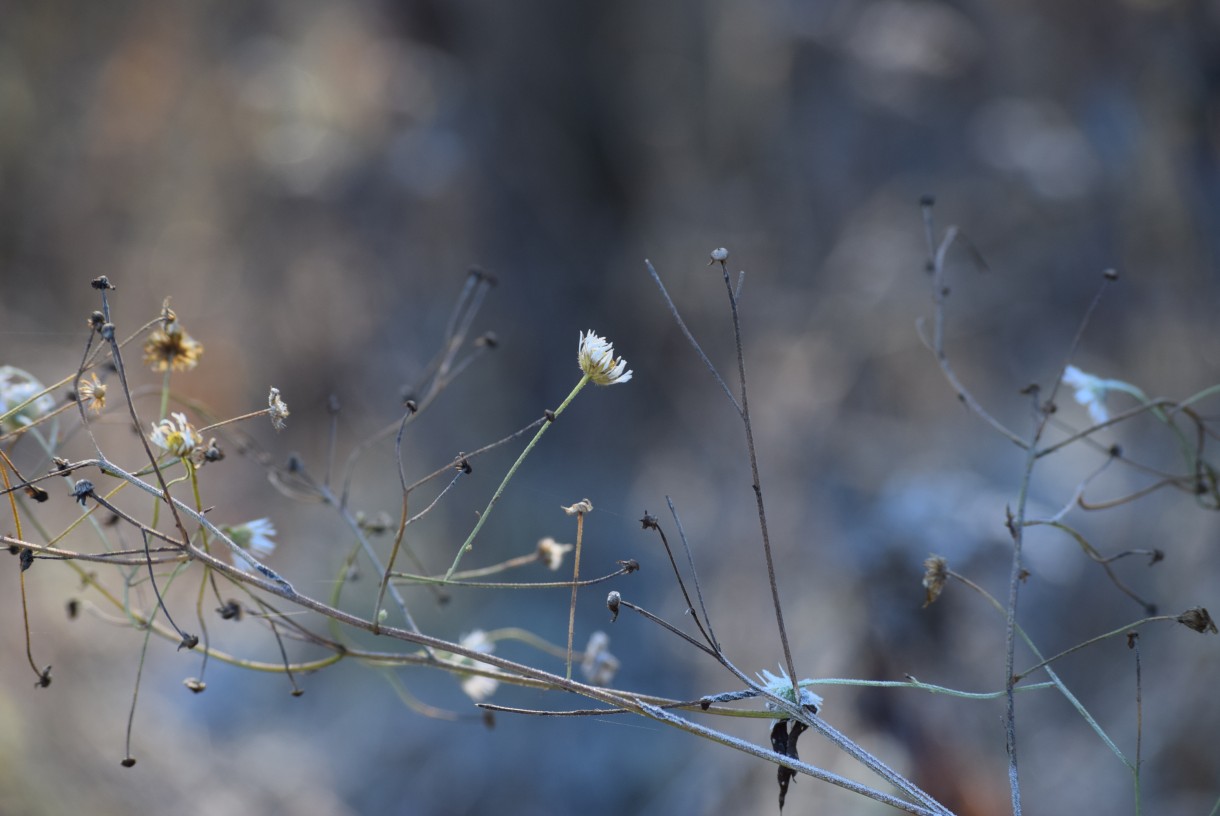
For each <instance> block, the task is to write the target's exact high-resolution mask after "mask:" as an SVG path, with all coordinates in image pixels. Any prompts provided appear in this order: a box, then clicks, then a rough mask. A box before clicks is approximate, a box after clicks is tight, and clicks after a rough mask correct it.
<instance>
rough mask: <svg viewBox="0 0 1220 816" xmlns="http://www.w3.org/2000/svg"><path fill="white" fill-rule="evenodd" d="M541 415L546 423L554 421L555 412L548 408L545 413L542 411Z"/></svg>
mask: <svg viewBox="0 0 1220 816" xmlns="http://www.w3.org/2000/svg"><path fill="white" fill-rule="evenodd" d="M542 415H543V416H544V417H546V421H547V422H554V421H555V412H554V411H552V410H551V409H550V408H547V409H546V410H545V411H543V412H542Z"/></svg>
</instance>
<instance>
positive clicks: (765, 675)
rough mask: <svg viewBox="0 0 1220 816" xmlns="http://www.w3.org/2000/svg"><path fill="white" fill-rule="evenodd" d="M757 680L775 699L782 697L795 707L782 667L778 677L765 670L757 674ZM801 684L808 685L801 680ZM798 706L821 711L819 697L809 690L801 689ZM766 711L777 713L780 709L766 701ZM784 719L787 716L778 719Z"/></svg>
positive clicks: (787, 679) (789, 683)
mask: <svg viewBox="0 0 1220 816" xmlns="http://www.w3.org/2000/svg"><path fill="white" fill-rule="evenodd" d="M758 679H759V680H760V681H762V685H763V688H765V689H766V690H767V691H768V692H770V693H771V694H774V695H775V696H776V697H783V698H784V699H785V700H787V701H788V702H790V703H792V704H794V705H797V702H796V698H795V697H794V696H793V695H792V680H791V679H790V678H789V677H788V672H786V671H784V670H783V667H780V670H779V674H778V675H774V674H772V673H771V672H769V671H767V670H766V669H763V670H762V671H761V672H759V673H758ZM801 682H802V683H808V682H809V681H808V680H802V681H801ZM799 705H801V706H813V710H814V711H821V710H822V698H821V696H820V695H817V694H814V693H813V692H812V691H810V690H809V689H807V688H802V689H801V701H800V703H799ZM767 710H768V711H779V710H780V709H779V706H777V705H776V704H775V703H773V702H770V701H768V702H767ZM786 717H787V715H786V714H785V715H784V716H783V717H781V718H780V719H785V718H786Z"/></svg>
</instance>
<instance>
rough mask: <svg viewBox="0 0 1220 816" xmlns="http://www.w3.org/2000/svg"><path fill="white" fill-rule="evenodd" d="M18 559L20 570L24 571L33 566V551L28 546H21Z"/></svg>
mask: <svg viewBox="0 0 1220 816" xmlns="http://www.w3.org/2000/svg"><path fill="white" fill-rule="evenodd" d="M20 561H21V571H22V572H25V571H26V570H28V569H29V568H30V567H32V566H34V551H33V550H31V549H30V548H29V547H22V548H21V556H20Z"/></svg>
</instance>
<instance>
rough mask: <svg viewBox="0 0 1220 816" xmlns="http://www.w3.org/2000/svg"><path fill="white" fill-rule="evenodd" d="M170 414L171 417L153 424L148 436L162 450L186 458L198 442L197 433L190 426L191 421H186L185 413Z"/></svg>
mask: <svg viewBox="0 0 1220 816" xmlns="http://www.w3.org/2000/svg"><path fill="white" fill-rule="evenodd" d="M171 416H172V417H173V419H163V420H161V421H160V422H158V423H156V424H154V425H153V429H152V433H151V434H149V437H148V438H149V440H151V441H152V443H153V444H154V445H156V446H157V447H159V448H161V449H162V450H166V451H169V452H170V453H172V454H173V455H174V456H177V457H180V458H186V457H187V456H190V455H191V452H192V451H193V450H195V447H196V446H197V445H198V444H199V443H200V441H201V440H200V438H199V434H198V432H197V431H196V430H195V429H194V428H193V427H191V423H189V422H187V421H186V415H185V414H180V413H174V414H171ZM175 422H176V423H177V424H176V425H175Z"/></svg>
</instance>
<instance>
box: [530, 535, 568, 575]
mask: <svg viewBox="0 0 1220 816" xmlns="http://www.w3.org/2000/svg"><path fill="white" fill-rule="evenodd" d="M571 551H572V545H571V544H560V543H559V542H558V541H556V540H555V539H553V538H551V537H550V536H547V537H546V538H544V539H542V540H541V541H539V542H538V560H539V561H542V562H544V563H545V564H546V565H547V567H548V568H549V569H550V570H551V571H552V572H554V571H555V570H558V569H559V568H560V567H562V566H563V555H564V553H567V552H571Z"/></svg>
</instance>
